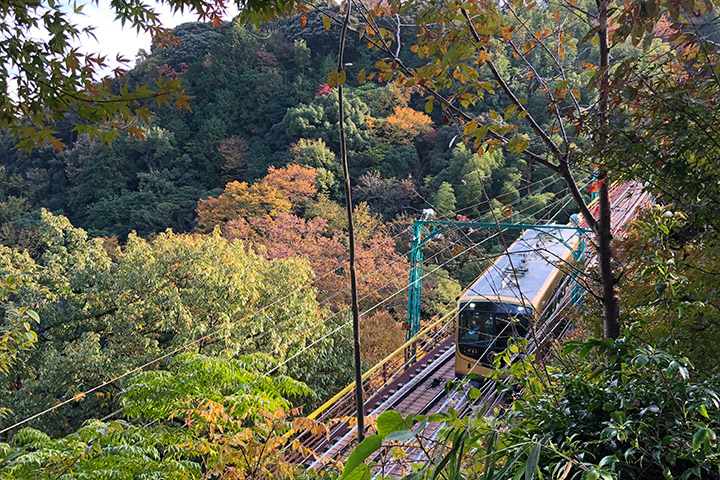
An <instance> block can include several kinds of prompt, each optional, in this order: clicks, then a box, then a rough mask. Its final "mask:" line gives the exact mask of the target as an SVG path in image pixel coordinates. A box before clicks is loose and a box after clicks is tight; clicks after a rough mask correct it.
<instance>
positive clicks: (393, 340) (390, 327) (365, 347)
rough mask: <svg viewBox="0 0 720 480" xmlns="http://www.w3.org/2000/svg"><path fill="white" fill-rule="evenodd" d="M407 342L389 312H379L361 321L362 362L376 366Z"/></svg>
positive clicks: (403, 333)
mask: <svg viewBox="0 0 720 480" xmlns="http://www.w3.org/2000/svg"><path fill="white" fill-rule="evenodd" d="M404 340H405V332H404V331H403V330H402V328H401V327H400V324H399V323H398V322H397V319H395V318H393V317H392V315H390V314H389V313H388V312H385V311H378V312H376V313H373V314H371V315H368V316H367V317H364V318H361V319H360V344H361V345H362V354H363V355H362V360H363V362H369V363H370V365H375V364H376V363H378V362H379V361H380V360H382V359H383V358H385V357H386V356H387V355H388V354H389V353H390V352H393V351H394V350H396V349H397V348H398V347H399V346H400V345H402V344H403V341H404Z"/></svg>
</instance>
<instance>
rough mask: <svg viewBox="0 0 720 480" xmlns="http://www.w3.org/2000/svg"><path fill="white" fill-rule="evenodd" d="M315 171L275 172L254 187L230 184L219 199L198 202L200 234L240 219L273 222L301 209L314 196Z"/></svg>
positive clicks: (298, 168) (290, 167)
mask: <svg viewBox="0 0 720 480" xmlns="http://www.w3.org/2000/svg"><path fill="white" fill-rule="evenodd" d="M315 178H316V174H315V170H314V169H312V168H306V167H301V166H299V165H288V166H286V167H283V168H279V169H276V168H275V167H270V168H269V169H268V173H267V175H266V176H265V177H264V178H263V179H262V180H260V181H258V182H255V183H254V184H252V185H248V184H247V183H245V182H242V183H241V182H237V181H234V182H230V183H228V184H227V185H226V186H225V191H224V192H223V193H222V194H221V195H220V196H219V197H217V198H213V197H210V198H208V199H206V200H200V201H199V202H198V208H197V212H198V231H200V232H209V231H211V230H212V229H213V228H215V227H216V226H218V225H224V224H225V223H227V222H229V221H231V220H238V219H240V218H258V217H269V218H274V217H276V216H277V215H279V214H281V213H289V212H290V211H291V210H292V209H298V208H302V207H303V206H304V205H305V204H306V203H307V202H308V201H309V200H310V199H311V198H313V197H314V196H315V193H316V187H315Z"/></svg>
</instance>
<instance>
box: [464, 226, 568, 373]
mask: <svg viewBox="0 0 720 480" xmlns="http://www.w3.org/2000/svg"><path fill="white" fill-rule="evenodd" d="M579 241H580V239H579V234H578V231H577V230H575V229H551V230H543V231H539V230H524V231H523V233H522V235H521V236H520V238H518V239H517V240H516V241H515V242H514V243H513V244H512V245H510V247H509V248H508V252H507V253H505V254H502V255H500V256H498V258H497V259H496V260H495V262H494V263H493V264H492V265H491V266H490V267H489V268H488V269H487V270H485V271H484V272H483V273H482V274H481V275H480V276H479V277H478V278H477V279H476V280H475V281H474V282H473V284H472V286H471V287H470V288H469V289H468V290H467V291H466V292H464V293H463V294H462V295H461V296H460V298H459V299H458V314H457V318H456V322H455V374H456V376H462V375H467V374H470V373H474V374H478V375H481V376H485V375H487V374H488V373H489V372H490V370H491V368H492V364H493V359H494V357H495V355H496V354H497V353H498V352H502V351H503V350H505V349H506V348H507V344H508V340H509V339H510V338H512V337H516V336H522V337H525V336H527V335H528V333H529V332H530V331H531V330H530V329H531V327H532V325H533V324H534V323H535V322H536V321H537V320H538V318H539V315H540V314H541V313H542V312H543V310H545V307H546V306H547V304H548V302H550V301H551V299H552V298H553V295H554V293H555V291H556V290H557V288H558V285H559V284H560V281H561V280H562V279H563V277H564V276H565V275H566V273H567V271H568V266H569V265H572V263H573V258H574V256H573V252H574V251H575V250H576V249H577V246H578V244H579Z"/></svg>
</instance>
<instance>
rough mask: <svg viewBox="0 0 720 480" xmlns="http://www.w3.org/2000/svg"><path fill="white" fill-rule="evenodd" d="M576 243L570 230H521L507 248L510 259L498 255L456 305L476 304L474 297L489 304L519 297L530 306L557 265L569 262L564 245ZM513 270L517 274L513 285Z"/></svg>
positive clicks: (575, 231)
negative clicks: (468, 302)
mask: <svg viewBox="0 0 720 480" xmlns="http://www.w3.org/2000/svg"><path fill="white" fill-rule="evenodd" d="M560 238H562V239H563V241H562V242H561V241H559V239H560ZM577 240H578V232H577V230H573V229H567V228H564V229H559V228H558V229H553V230H550V231H544V232H540V231H538V230H524V231H523V233H522V235H521V236H520V238H518V239H517V240H516V241H515V242H514V243H513V244H512V245H510V247H509V248H508V251H509V252H510V255H507V254H503V255H500V256H499V257H498V258H497V259H496V260H495V262H493V264H492V265H491V266H490V267H489V268H488V269H487V270H485V272H483V274H482V275H480V276H479V277H478V278H477V279H476V280H475V282H474V283H473V285H472V286H471V287H470V288H469V289H468V290H467V291H465V293H463V295H462V296H461V297H460V301H465V300H477V299H478V297H481V298H485V299H487V300H490V301H496V300H497V299H498V298H499V297H505V299H507V298H517V299H520V298H521V294H522V297H524V299H525V301H526V302H528V303H530V302H532V301H533V299H535V297H536V295H537V294H538V293H539V292H540V290H541V289H542V287H543V285H544V284H545V281H546V280H547V279H548V277H549V276H550V275H551V274H552V273H553V271H554V270H556V269H557V268H558V267H557V264H558V262H559V261H560V262H561V261H562V260H561V259H565V260H567V259H568V258H571V257H570V256H569V254H570V249H569V248H568V247H567V246H566V245H568V244H569V245H573V246H575V245H576V244H577V243H576V242H577ZM508 257H510V258H508ZM510 259H512V266H511V263H510ZM513 268H514V269H515V272H516V273H517V285H516V284H515V275H513Z"/></svg>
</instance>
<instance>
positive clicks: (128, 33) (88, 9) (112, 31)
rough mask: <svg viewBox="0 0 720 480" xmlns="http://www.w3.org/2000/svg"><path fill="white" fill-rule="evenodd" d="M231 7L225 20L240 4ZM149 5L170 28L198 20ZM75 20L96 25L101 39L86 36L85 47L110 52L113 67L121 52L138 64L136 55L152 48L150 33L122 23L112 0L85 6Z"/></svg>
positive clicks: (152, 3) (231, 17)
mask: <svg viewBox="0 0 720 480" xmlns="http://www.w3.org/2000/svg"><path fill="white" fill-rule="evenodd" d="M228 3H229V4H231V6H230V8H228V11H227V14H226V16H225V18H224V20H228V21H229V20H232V19H233V18H234V17H235V16H236V15H237V13H238V9H237V6H236V5H235V4H234V2H232V0H231V1H230V2H228ZM146 4H148V5H151V6H153V7H154V8H155V10H156V11H157V12H158V13H159V14H160V17H161V19H162V21H163V23H164V24H165V25H166V26H168V27H175V26H177V25H179V24H181V23H185V22H194V21H197V16H196V15H195V14H188V13H185V14H176V15H173V14H172V13H171V10H170V8H169V7H168V6H167V5H159V4H157V3H155V2H154V1H152V0H150V1H148V2H146ZM72 21H74V22H77V24H78V25H81V26H89V25H93V26H95V27H96V28H95V31H94V33H95V36H96V37H97V41H96V40H95V39H94V38H92V37H86V38H84V39H83V41H82V50H83V51H84V52H85V53H101V54H103V55H107V60H108V64H109V65H110V66H111V67H115V66H117V63H116V62H115V56H116V55H117V54H118V53H119V54H121V55H122V56H124V57H125V58H128V59H130V60H131V62H130V63H129V64H127V68H128V69H129V68H132V66H134V65H135V55H136V54H137V52H138V50H140V49H141V48H143V49H145V50H146V51H148V52H149V51H150V44H151V40H150V36H149V35H148V34H145V33H140V34H138V33H137V32H136V31H135V29H133V28H132V27H130V26H129V25H128V24H126V25H125V27H124V28H123V27H121V26H120V22H119V21H116V20H115V16H114V14H113V12H112V10H111V9H110V2H109V0H100V2H99V5H95V4H93V3H90V4H87V5H86V6H85V8H84V9H83V15H73V16H72Z"/></svg>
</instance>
